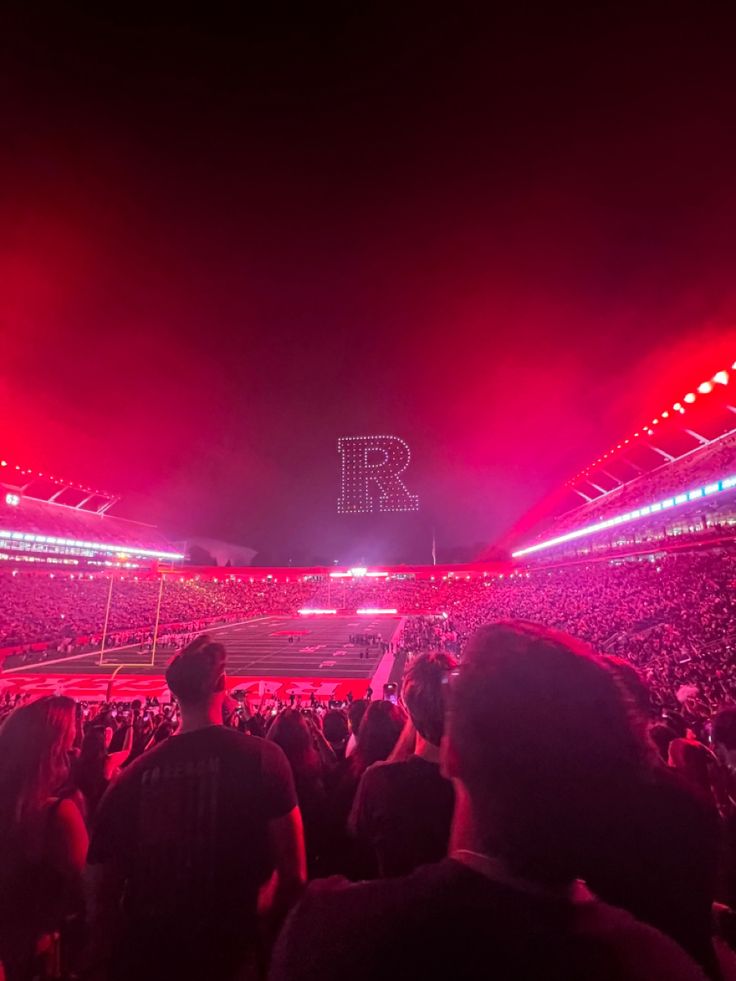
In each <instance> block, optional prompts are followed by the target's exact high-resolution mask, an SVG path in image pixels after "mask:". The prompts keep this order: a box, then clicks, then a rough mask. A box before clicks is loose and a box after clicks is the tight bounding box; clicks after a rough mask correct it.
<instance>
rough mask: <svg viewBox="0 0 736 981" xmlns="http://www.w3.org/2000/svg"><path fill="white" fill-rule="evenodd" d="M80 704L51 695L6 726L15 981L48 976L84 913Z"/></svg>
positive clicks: (6, 923)
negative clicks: (48, 964)
mask: <svg viewBox="0 0 736 981" xmlns="http://www.w3.org/2000/svg"><path fill="white" fill-rule="evenodd" d="M75 737H76V720H75V703H74V701H73V700H72V699H71V698H65V697H63V696H46V697H44V698H39V699H37V700H36V701H34V702H30V703H28V704H26V705H23V706H21V707H20V708H17V709H16V710H15V711H14V712H12V713H11V715H9V716H8V718H7V719H6V720H5V722H4V723H3V725H2V727H0V961H2V963H3V966H4V968H5V972H6V977H7V978H8V981H15V979H25V978H28V977H34V976H36V975H40V976H43V974H44V968H43V963H44V961H45V960H46V959H47V958H49V957H51V955H52V953H54V954H58V950H55V947H56V945H55V944H54V943H53V942H52V938H53V937H54V936H55V935H56V934H58V931H59V930H60V928H61V927H62V925H63V923H64V921H65V920H66V918H67V917H68V916H70V915H71V914H72V913H73V912H75V911H76V910H78V909H79V907H80V896H81V873H82V869H83V868H84V863H85V860H86V856H87V844H88V839H87V831H86V829H85V826H84V820H83V818H82V814H81V812H80V810H79V808H78V807H77V805H76V803H75V802H74V801H73V800H72V799H70V798H68V797H66V796H64V793H65V788H66V787H68V783H69V775H70V772H69V771H70V764H69V753H70V751H71V749H72V747H73V745H74V740H75Z"/></svg>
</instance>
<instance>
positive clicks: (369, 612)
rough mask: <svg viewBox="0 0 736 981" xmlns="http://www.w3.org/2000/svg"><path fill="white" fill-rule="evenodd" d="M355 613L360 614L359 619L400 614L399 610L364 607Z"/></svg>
mask: <svg viewBox="0 0 736 981" xmlns="http://www.w3.org/2000/svg"><path fill="white" fill-rule="evenodd" d="M355 612H356V613H357V614H358V616H359V617H372V616H374V615H375V616H378V615H380V614H381V613H398V612H399V611H398V610H381V609H379V608H378V607H374V606H365V607H363V609H362V610H356V611H355Z"/></svg>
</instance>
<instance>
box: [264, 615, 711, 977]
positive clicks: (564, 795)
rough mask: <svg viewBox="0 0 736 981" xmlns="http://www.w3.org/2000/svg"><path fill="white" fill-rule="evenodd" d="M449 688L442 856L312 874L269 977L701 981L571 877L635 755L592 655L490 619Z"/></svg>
mask: <svg viewBox="0 0 736 981" xmlns="http://www.w3.org/2000/svg"><path fill="white" fill-rule="evenodd" d="M447 687H448V698H449V703H448V704H449V708H448V714H447V719H446V722H447V731H446V735H445V737H444V738H443V749H442V765H443V768H444V771H445V772H446V773H447V774H448V776H450V777H452V778H453V780H454V781H455V788H456V794H457V800H456V807H455V815H454V818H453V827H452V835H451V857H450V858H448V859H445V860H444V861H442V862H439V863H437V864H434V865H425V866H423V867H422V868H420V869H418V870H416V871H415V872H413V873H412V874H411V875H410V876H405V877H403V878H396V879H385V880H382V881H378V882H369V883H361V884H359V885H347V884H345V885H341V884H336V883H334V882H329V881H328V882H327V883H315V884H314V885H313V886H311V887H310V888H309V889H308V890H307V892H306V895H305V897H304V899H303V900H302V902H301V903H300V904H299V905H298V906H297V907H296V909H295V910H294V911H293V913H292V914H291V916H290V918H289V920H288V921H287V923H286V925H285V927H284V930H283V932H282V934H281V937H280V939H279V942H278V944H277V947H276V951H275V953H274V958H273V961H272V965H271V981H342V979H344V978H350V981H376V979H377V978H380V979H381V981H399V979H401V981H404V979H407V978H422V979H428V978H444V979H449V978H451V979H453V981H466V979H467V981H471V979H472V981H476V979H478V978H486V977H487V978H492V979H493V981H527V979H530V978H534V979H535V981H652V979H654V978H667V981H703V978H704V975H703V974H702V972H701V971H700V969H699V968H698V967H697V966H696V965H695V964H694V962H693V961H691V960H690V959H689V958H688V956H687V955H686V954H685V953H684V952H683V951H682V950H681V949H680V948H679V947H678V946H677V945H676V944H675V943H674V942H673V941H671V940H669V939H668V938H665V937H664V936H662V935H661V934H659V933H658V932H657V931H656V930H654V929H652V928H651V927H648V926H644V925H643V924H641V923H639V922H638V921H636V920H635V919H634V918H633V917H632V916H630V915H629V914H627V913H624V912H622V911H621V910H616V909H614V908H612V907H609V906H606V905H605V904H603V903H601V902H598V901H597V900H595V899H594V898H593V897H592V896H591V895H590V894H589V893H587V892H585V891H584V889H583V887H582V886H577V885H576V883H575V879H576V869H577V867H578V863H579V862H580V861H581V860H582V859H583V858H584V857H585V855H586V854H587V852H588V849H589V848H594V847H595V840H596V833H597V821H598V819H599V818H600V817H601V815H602V814H604V813H605V809H606V808H607V807H608V805H609V803H610V800H611V796H612V795H613V794H615V793H621V792H626V791H627V789H628V787H627V781H628V780H629V778H630V776H631V775H632V774H636V773H637V772H638V770H637V768H638V767H639V765H640V761H641V751H642V746H641V742H640V735H639V731H638V730H636V729H635V727H634V726H632V724H631V721H630V718H629V715H628V711H627V706H626V704H625V702H624V698H623V696H622V694H621V693H620V691H619V689H618V688H617V686H616V682H615V679H614V678H613V675H612V674H611V673H610V672H609V671H608V670H607V668H605V666H604V665H603V664H602V662H601V661H600V659H598V658H595V657H594V656H592V655H591V654H589V653H587V652H586V651H585V650H583V649H581V645H578V644H577V642H575V641H573V640H572V639H570V638H566V637H564V636H561V635H558V634H555V633H554V632H552V631H547V630H545V629H544V628H542V627H539V626H538V625H535V624H527V623H521V622H516V623H513V624H494V625H491V626H487V627H484V628H482V629H481V630H480V631H478V633H477V634H476V635H475V637H474V638H473V639H471V641H470V643H469V645H468V648H467V649H466V652H465V657H464V661H463V665H462V667H461V668H460V669H459V670H458V671H457V672H454V673H453V674H452V675H451V676H450V683H449V684H448V686H447ZM610 784H612V786H610ZM631 786H632V787H633V786H634V781H632V783H631ZM581 839H582V840H581ZM581 849H582V851H581Z"/></svg>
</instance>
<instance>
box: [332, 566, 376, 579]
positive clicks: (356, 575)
mask: <svg viewBox="0 0 736 981" xmlns="http://www.w3.org/2000/svg"><path fill="white" fill-rule="evenodd" d="M387 576H388V573H387V572H368V570H367V569H364V568H362V567H360V568H358V569H351V570H350V571H349V572H331V573H330V579H385V578H386V577H387Z"/></svg>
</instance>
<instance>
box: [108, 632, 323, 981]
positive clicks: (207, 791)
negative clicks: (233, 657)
mask: <svg viewBox="0 0 736 981" xmlns="http://www.w3.org/2000/svg"><path fill="white" fill-rule="evenodd" d="M224 670H225V649H224V648H223V647H222V645H220V644H216V643H212V642H211V641H210V639H209V638H208V637H207V636H202V637H198V638H197V639H196V640H195V641H194V642H193V643H192V644H190V645H189V647H187V648H186V649H185V650H184V651H182V653H181V654H179V655H178V656H177V657H176V658H175V659H174V660H173V661H172V663H171V665H170V666H169V668H168V671H167V674H166V679H167V682H168V685H169V688H170V689H171V691H172V692H173V694H174V695H175V696H176V697H177V698H178V700H179V702H180V706H181V715H182V726H181V729H180V731H179V733H177V735H175V736H172V737H171V738H169V739H167V740H166V741H165V742H163V743H161V744H160V745H159V746H157V747H156V748H155V749H152V750H150V751H148V752H146V753H144V754H143V755H142V756H141V757H140V758H139V759H138V760H136V761H135V762H134V763H133V764H131V766H130V767H129V768H128V769H127V770H126V771H125V772H124V773H123V774H122V776H121V777H120V778H119V779H118V780H117V782H116V783H115V784H113V785H112V786H111V787H110V789H109V790H108V792H107V793H106V795H105V797H104V798H103V800H102V803H101V805H100V809H99V812H98V816H97V821H96V825H95V829H94V833H93V836H92V841H91V844H90V851H89V862H90V865H92V866H93V867H94V868H93V873H94V879H95V885H96V889H95V899H96V903H95V906H96V908H95V914H96V915H95V921H96V922H95V923H94V935H95V940H96V941H98V949H97V951H96V957H97V959H98V961H99V960H100V959H104V960H105V961H106V967H104V968H103V970H104V971H105V972H106V974H107V976H108V977H110V978H128V979H130V978H135V979H136V981H142V979H146V978H156V981H161V979H164V978H169V977H172V978H173V977H177V978H182V977H200V978H205V977H206V978H217V979H220V978H230V977H234V976H235V975H236V973H237V972H239V971H241V970H242V968H243V965H244V964H247V963H249V962H251V961H252V960H253V958H254V955H255V948H256V926H257V924H256V908H257V903H258V897H259V892H260V891H261V888H262V887H263V886H264V885H265V884H266V883H267V882H268V881H269V880H270V879H271V878H272V876H273V874H274V872H275V873H276V878H275V891H274V897H273V904H274V907H275V908H276V909H278V908H279V907H281V908H282V909H285V908H286V907H287V906H288V905H289V904H290V902H292V901H293V900H294V899H295V898H296V895H297V894H298V892H299V891H300V889H301V887H302V885H303V883H304V879H305V860H304V842H303V834H302V824H301V815H300V813H299V809H298V807H297V803H296V795H295V791H294V783H293V778H292V774H291V769H290V767H289V763H288V761H287V759H286V757H285V755H284V754H283V752H282V750H281V749H280V748H279V747H278V746H277V745H276V744H275V743H272V742H265V741H264V740H261V739H256V738H255V737H252V736H246V735H243V734H241V733H239V732H237V731H235V730H233V729H229V728H227V729H226V728H224V727H223V726H222V703H223V698H224V694H225V673H224ZM99 941H102V944H100V943H99ZM105 942H106V943H105Z"/></svg>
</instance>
